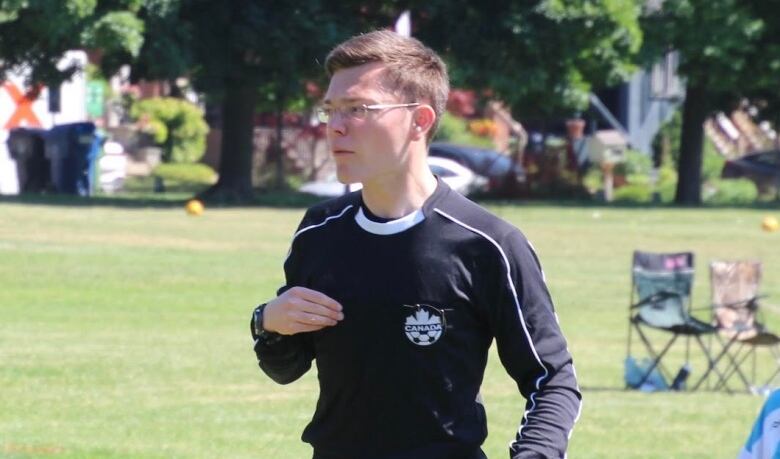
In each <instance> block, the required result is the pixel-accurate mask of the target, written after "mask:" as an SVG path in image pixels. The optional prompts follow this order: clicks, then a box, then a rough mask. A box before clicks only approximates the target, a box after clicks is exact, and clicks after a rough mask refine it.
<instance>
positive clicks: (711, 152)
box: [701, 136, 726, 182]
mask: <svg viewBox="0 0 780 459" xmlns="http://www.w3.org/2000/svg"><path fill="white" fill-rule="evenodd" d="M701 159H702V165H701V180H702V182H707V181H709V180H714V179H717V178H719V177H720V173H721V171H722V170H723V165H724V164H725V163H726V158H724V157H723V155H721V154H720V153H718V150H717V148H715V144H713V143H712V141H711V140H710V138H709V137H706V136H705V137H704V148H703V151H702V158H701Z"/></svg>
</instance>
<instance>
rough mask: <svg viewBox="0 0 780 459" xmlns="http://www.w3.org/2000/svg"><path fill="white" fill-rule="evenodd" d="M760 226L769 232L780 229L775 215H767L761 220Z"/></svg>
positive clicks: (779, 223)
mask: <svg viewBox="0 0 780 459" xmlns="http://www.w3.org/2000/svg"><path fill="white" fill-rule="evenodd" d="M761 228H763V229H764V231H769V232H773V231H777V230H778V229H780V222H779V221H777V219H776V218H775V217H773V216H771V215H768V216H766V217H764V219H763V220H761Z"/></svg>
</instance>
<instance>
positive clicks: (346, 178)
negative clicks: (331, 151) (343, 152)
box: [336, 168, 362, 185]
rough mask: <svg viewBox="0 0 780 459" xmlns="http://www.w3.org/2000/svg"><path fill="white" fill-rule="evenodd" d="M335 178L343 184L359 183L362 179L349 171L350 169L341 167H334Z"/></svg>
mask: <svg viewBox="0 0 780 459" xmlns="http://www.w3.org/2000/svg"><path fill="white" fill-rule="evenodd" d="M336 179H337V180H338V181H339V182H341V183H343V184H344V185H349V184H352V183H360V182H361V181H362V180H361V179H360V177H357V174H354V173H350V171H347V170H343V169H341V168H337V169H336Z"/></svg>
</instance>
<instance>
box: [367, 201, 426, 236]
mask: <svg viewBox="0 0 780 459" xmlns="http://www.w3.org/2000/svg"><path fill="white" fill-rule="evenodd" d="M423 220H425V214H423V211H422V209H417V210H415V211H414V212H412V213H411V214H409V215H406V216H404V217H401V218H398V219H395V220H390V221H389V222H385V223H379V222H375V221H373V220H370V219H369V218H368V217H366V214H365V213H363V207H360V208H358V211H357V214H355V222H357V224H358V226H360V227H361V228H363V229H364V230H366V231H368V232H369V233H372V234H378V235H380V236H387V235H390V234H398V233H400V232H403V231H406V230H408V229H409V228H411V227H413V226H414V225H416V224H418V223H420V222H421V221H423Z"/></svg>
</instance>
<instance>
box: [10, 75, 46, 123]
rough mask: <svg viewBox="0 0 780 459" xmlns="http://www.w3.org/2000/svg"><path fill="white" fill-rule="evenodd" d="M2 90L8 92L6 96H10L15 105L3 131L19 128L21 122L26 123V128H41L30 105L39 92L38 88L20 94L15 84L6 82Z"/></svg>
mask: <svg viewBox="0 0 780 459" xmlns="http://www.w3.org/2000/svg"><path fill="white" fill-rule="evenodd" d="M3 88H4V89H5V90H6V91H8V95H9V96H11V99H13V101H14V103H15V104H16V110H14V112H13V113H12V114H11V117H10V118H9V119H8V121H7V122H6V123H5V126H4V129H11V128H15V127H18V126H21V125H22V122H23V121H27V125H28V126H34V127H41V121H40V120H39V119H38V117H37V116H36V115H35V112H33V109H32V104H33V102H34V101H35V99H37V98H38V94H39V93H40V91H41V88H40V86H38V87H35V88H33V89H31V90H30V91H29V92H27V93H22V91H20V90H19V88H18V87H17V86H16V85H15V84H13V83H11V82H10V81H6V82H5V83H3Z"/></svg>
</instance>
